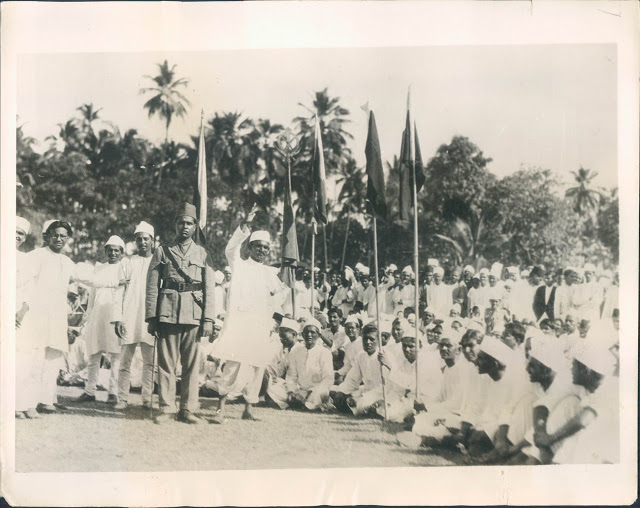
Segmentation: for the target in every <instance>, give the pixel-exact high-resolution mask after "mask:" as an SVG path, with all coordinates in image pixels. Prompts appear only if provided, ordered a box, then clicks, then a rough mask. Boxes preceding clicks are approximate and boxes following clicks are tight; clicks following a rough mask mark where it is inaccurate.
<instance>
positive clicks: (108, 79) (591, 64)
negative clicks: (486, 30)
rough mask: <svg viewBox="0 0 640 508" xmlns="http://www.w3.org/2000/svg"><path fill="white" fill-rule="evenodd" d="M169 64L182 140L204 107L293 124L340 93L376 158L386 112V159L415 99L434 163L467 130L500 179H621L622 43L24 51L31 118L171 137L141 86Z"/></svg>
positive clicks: (356, 142) (358, 147) (36, 133)
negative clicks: (178, 89) (578, 175)
mask: <svg viewBox="0 0 640 508" xmlns="http://www.w3.org/2000/svg"><path fill="white" fill-rule="evenodd" d="M165 58H166V59H167V60H168V61H169V63H170V64H171V65H173V64H175V65H176V66H177V67H176V71H177V75H178V76H180V77H187V78H188V79H189V80H190V82H189V86H188V88H187V89H185V91H184V92H185V95H186V96H187V97H188V98H189V100H190V101H191V107H190V109H189V112H188V115H187V117H186V118H184V119H180V118H176V119H175V120H174V121H173V123H172V124H171V127H170V132H169V135H170V137H171V138H172V139H175V140H177V141H185V142H188V141H189V139H190V138H189V136H190V135H197V132H198V128H199V124H200V110H201V109H202V108H204V111H205V118H209V117H211V116H213V115H214V113H215V112H222V111H224V112H231V111H237V112H240V113H242V114H243V115H246V116H248V117H251V118H254V119H257V118H268V119H269V120H271V121H272V122H276V123H281V124H283V125H285V126H292V122H291V121H292V119H293V118H294V117H296V116H299V115H303V116H305V115H308V114H309V113H308V112H307V110H306V109H305V108H303V107H302V106H300V105H299V103H303V104H306V105H311V103H312V101H313V92H314V91H317V90H322V89H324V88H328V91H329V94H330V95H331V96H338V97H340V100H341V103H342V104H343V105H344V107H346V108H347V109H348V110H349V111H350V112H351V115H350V118H351V123H350V124H349V125H348V126H347V130H349V131H350V132H351V133H352V134H353V136H354V139H353V140H351V141H350V142H349V144H350V147H351V149H352V150H353V154H354V156H355V158H356V160H357V161H358V162H359V163H360V164H362V165H364V162H365V158H364V144H365V140H366V135H367V132H366V131H367V117H366V114H365V113H364V112H363V111H362V110H361V106H362V105H364V104H365V103H367V102H368V103H369V106H370V108H371V109H372V110H373V111H374V112H375V115H376V122H377V126H378V132H379V136H380V144H381V149H382V157H383V160H392V159H393V156H394V155H397V154H398V152H399V150H400V140H401V134H402V130H403V128H404V121H405V115H406V107H407V90H408V88H409V86H411V107H412V113H413V116H414V118H415V121H416V124H417V128H418V133H419V138H420V145H421V148H422V153H423V157H424V159H425V162H426V161H428V159H429V158H431V157H432V156H433V155H434V154H435V152H436V150H437V149H438V147H439V146H440V145H441V144H444V143H448V142H449V141H450V140H451V138H452V137H453V136H455V135H462V136H466V137H468V138H469V139H470V140H471V141H472V142H473V143H475V144H476V145H477V146H478V147H479V148H480V149H481V150H482V151H483V152H484V154H485V156H488V157H491V158H492V159H493V161H492V162H491V163H490V164H489V169H490V171H492V172H493V173H494V174H496V175H497V176H499V177H502V176H505V175H508V174H511V173H513V172H515V171H517V170H518V169H520V168H521V167H523V166H525V167H526V166H539V167H543V168H547V169H550V170H552V171H553V172H554V173H555V174H557V175H558V177H559V179H560V180H561V181H562V182H564V183H565V184H569V183H571V181H572V179H573V176H572V175H571V173H570V171H572V170H573V171H576V170H577V169H578V168H579V167H581V166H582V167H585V168H588V169H591V170H593V171H597V172H598V173H599V174H598V177H597V178H596V180H595V181H594V182H595V184H596V185H599V186H603V187H607V188H611V187H615V186H617V82H616V72H617V59H616V47H615V45H605V44H597V45H596V44H591V45H586V44H584V45H577V44H575V45H524V46H519V45H504V46H481V45H475V46H427V47H406V48H402V47H386V48H347V49H340V48H337V49H334V48H331V49H326V48H322V49H282V50H271V49H265V50H220V51H207V52H168V53H155V52H153V53H152V52H146V53H84V54H71V53H66V54H26V55H21V56H20V57H19V60H18V77H17V79H18V97H17V106H18V125H23V126H24V127H23V128H24V131H25V134H26V135H29V136H33V137H35V138H36V139H37V140H38V141H39V148H40V149H43V147H44V146H45V143H44V139H45V138H46V137H47V136H48V135H50V134H55V133H56V132H57V130H58V128H57V124H58V123H63V122H65V121H66V120H68V119H69V118H70V117H71V116H73V115H74V114H75V109H76V108H77V107H79V106H80V105H82V104H84V103H93V104H94V106H95V107H97V108H102V110H101V111H100V116H101V118H102V119H103V120H108V121H111V122H113V123H115V124H116V125H117V126H118V127H119V128H120V129H121V130H122V131H124V130H126V129H129V128H135V129H137V130H138V132H139V133H140V135H142V136H144V137H146V138H149V139H151V140H152V141H155V142H160V141H161V140H163V139H164V124H163V122H162V121H161V120H160V119H158V118H156V117H154V118H149V117H148V115H147V113H146V111H145V110H144V109H143V104H144V102H145V101H146V98H145V96H144V95H141V94H140V93H139V90H140V88H141V87H144V86H148V85H149V84H150V82H149V80H148V79H147V78H145V77H144V76H145V75H154V74H155V73H156V69H157V67H156V64H157V63H159V62H161V61H163V60H164V59H165Z"/></svg>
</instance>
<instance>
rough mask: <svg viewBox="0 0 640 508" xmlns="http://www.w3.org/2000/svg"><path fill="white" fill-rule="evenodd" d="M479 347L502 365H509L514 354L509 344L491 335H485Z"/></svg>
mask: <svg viewBox="0 0 640 508" xmlns="http://www.w3.org/2000/svg"><path fill="white" fill-rule="evenodd" d="M479 349H480V351H483V352H484V353H486V354H488V355H489V356H492V357H493V358H495V359H496V360H498V361H499V362H500V363H502V364H504V365H509V364H510V363H511V360H512V359H513V356H514V354H513V350H512V349H511V348H510V347H509V346H507V345H506V344H505V343H504V342H502V341H501V340H498V339H494V338H492V337H485V338H484V340H483V341H482V344H480V348H479Z"/></svg>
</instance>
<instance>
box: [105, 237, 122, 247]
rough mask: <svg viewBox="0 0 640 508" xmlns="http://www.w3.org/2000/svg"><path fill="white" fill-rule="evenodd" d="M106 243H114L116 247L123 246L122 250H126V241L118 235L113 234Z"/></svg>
mask: <svg viewBox="0 0 640 508" xmlns="http://www.w3.org/2000/svg"><path fill="white" fill-rule="evenodd" d="M104 245H105V247H106V246H107V245H114V246H116V247H122V250H124V241H123V240H122V238H120V237H119V236H117V235H113V236H111V237H110V238H109V239H108V240H107V243H105V244H104Z"/></svg>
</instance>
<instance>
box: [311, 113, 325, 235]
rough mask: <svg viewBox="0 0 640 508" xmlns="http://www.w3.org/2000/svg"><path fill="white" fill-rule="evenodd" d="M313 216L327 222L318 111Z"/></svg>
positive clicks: (322, 152) (314, 150)
mask: <svg viewBox="0 0 640 508" xmlns="http://www.w3.org/2000/svg"><path fill="white" fill-rule="evenodd" d="M313 192H314V202H313V216H314V217H315V218H316V220H317V221H318V222H322V223H323V224H325V225H326V224H327V189H326V175H325V169H324V151H323V147H322V132H321V131H320V119H319V118H318V113H317V111H316V132H315V143H314V145H313Z"/></svg>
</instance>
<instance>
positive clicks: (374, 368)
mask: <svg viewBox="0 0 640 508" xmlns="http://www.w3.org/2000/svg"><path fill="white" fill-rule="evenodd" d="M362 347H363V349H364V351H361V352H360V353H359V354H358V355H357V356H356V358H355V361H354V363H353V365H352V366H351V368H350V369H349V372H348V373H347V375H346V377H345V378H344V381H343V382H342V383H340V384H339V385H338V386H334V387H333V389H332V390H331V398H332V399H333V403H334V405H335V407H336V409H338V410H341V411H345V410H346V411H348V410H351V411H352V412H353V414H355V415H363V414H365V413H367V412H369V411H370V410H371V409H373V410H374V411H375V408H374V407H373V406H375V405H377V404H378V403H379V402H380V401H381V400H382V389H381V385H382V378H381V370H382V368H381V366H380V361H379V359H378V355H377V354H376V353H377V352H378V329H377V327H376V325H375V324H373V323H370V324H368V325H367V326H365V327H364V328H363V330H362Z"/></svg>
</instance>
